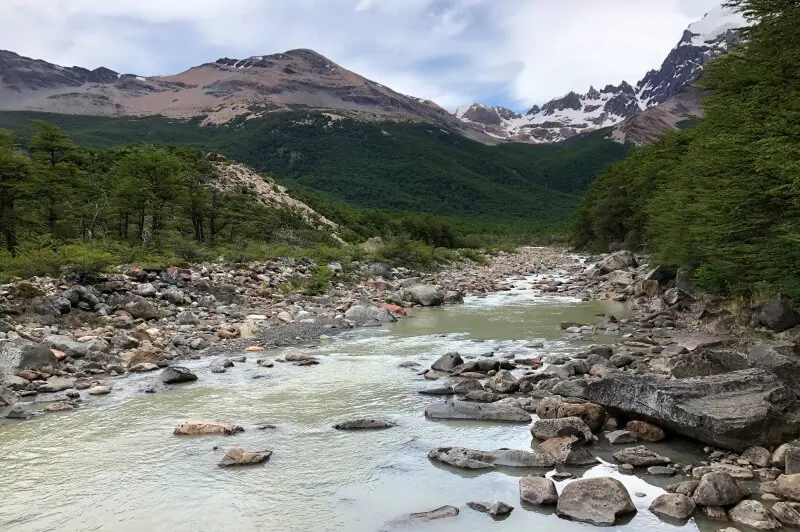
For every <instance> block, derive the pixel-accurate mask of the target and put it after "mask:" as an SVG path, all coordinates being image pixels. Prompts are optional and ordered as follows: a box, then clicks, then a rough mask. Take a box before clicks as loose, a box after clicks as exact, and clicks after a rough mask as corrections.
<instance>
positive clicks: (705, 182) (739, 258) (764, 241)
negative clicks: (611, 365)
mask: <svg viewBox="0 0 800 532" xmlns="http://www.w3.org/2000/svg"><path fill="white" fill-rule="evenodd" d="M730 4H731V5H732V6H733V7H735V8H737V9H740V10H741V11H742V12H743V13H744V14H745V15H746V16H747V18H748V19H750V20H753V21H758V22H759V23H758V25H756V26H754V27H753V28H751V29H748V30H745V34H744V38H745V42H746V43H747V44H746V45H745V46H744V47H743V48H741V49H740V50H738V51H736V52H735V53H731V54H729V55H727V56H725V57H724V58H722V59H720V60H718V61H716V62H715V63H714V64H713V65H712V67H711V68H710V69H709V71H708V74H707V76H706V78H705V81H704V84H705V86H706V88H707V89H709V90H710V91H711V95H710V96H708V97H707V98H706V100H705V108H706V116H705V118H703V119H702V120H700V121H699V123H698V124H697V126H696V127H694V128H692V129H688V130H686V131H683V132H679V133H675V134H672V135H670V136H668V137H666V138H664V139H662V140H661V141H659V142H657V143H655V144H653V145H651V146H648V147H646V148H639V149H636V150H635V151H633V152H632V153H631V154H630V156H628V158H626V159H625V160H624V161H622V162H619V163H616V164H613V165H611V166H610V167H608V168H607V169H606V170H605V171H604V172H603V173H602V175H601V176H600V177H599V179H598V180H597V181H596V182H595V184H594V185H593V186H592V188H591V189H590V190H589V192H588V194H587V195H586V198H585V199H584V201H583V203H582V205H581V207H580V209H579V211H578V215H577V220H576V223H575V226H574V231H573V236H574V239H575V242H576V244H578V245H580V246H583V247H593V248H597V249H604V248H606V247H607V246H608V245H609V244H610V243H612V242H626V243H628V245H630V246H632V247H634V248H640V247H644V248H646V249H648V250H651V251H653V252H655V253H656V254H657V257H658V260H659V261H660V262H661V263H662V264H663V265H665V266H668V267H672V268H679V267H685V268H688V269H689V270H690V271H691V272H693V274H694V279H695V282H696V284H697V286H698V287H700V288H701V289H705V290H708V291H712V292H716V293H733V294H744V295H752V294H753V293H756V292H758V293H764V292H769V293H775V292H781V293H783V294H788V295H792V296H794V297H800V39H798V33H797V28H798V27H800V4H798V2H796V1H795V0H733V1H732V2H730Z"/></svg>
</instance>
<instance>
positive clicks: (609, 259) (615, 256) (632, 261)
mask: <svg viewBox="0 0 800 532" xmlns="http://www.w3.org/2000/svg"><path fill="white" fill-rule="evenodd" d="M635 267H636V257H634V256H633V253H631V252H630V251H617V252H616V253H612V254H611V255H608V256H606V257H604V258H603V259H602V260H601V261H600V262H598V263H597V270H598V273H600V274H606V273H610V272H614V271H617V270H624V269H625V268H635Z"/></svg>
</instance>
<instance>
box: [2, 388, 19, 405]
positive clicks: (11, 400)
mask: <svg viewBox="0 0 800 532" xmlns="http://www.w3.org/2000/svg"><path fill="white" fill-rule="evenodd" d="M17 401H19V397H17V394H16V393H14V392H13V391H12V390H9V389H8V388H6V387H5V386H0V407H3V406H13V405H14V404H16V403H17Z"/></svg>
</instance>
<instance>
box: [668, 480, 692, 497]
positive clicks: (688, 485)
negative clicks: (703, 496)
mask: <svg viewBox="0 0 800 532" xmlns="http://www.w3.org/2000/svg"><path fill="white" fill-rule="evenodd" d="M698 485H700V481H699V480H686V481H684V482H678V483H677V484H670V485H669V486H667V487H666V488H665V489H666V490H667V491H668V492H670V493H677V494H679V495H686V496H687V497H691V496H692V495H694V490H696V489H697V486H698Z"/></svg>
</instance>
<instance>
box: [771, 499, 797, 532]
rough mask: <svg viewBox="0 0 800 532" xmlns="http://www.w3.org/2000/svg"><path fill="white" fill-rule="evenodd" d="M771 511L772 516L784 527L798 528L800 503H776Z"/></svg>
mask: <svg viewBox="0 0 800 532" xmlns="http://www.w3.org/2000/svg"><path fill="white" fill-rule="evenodd" d="M771 510H772V515H774V516H775V517H776V518H777V519H778V521H780V522H781V523H783V524H784V525H786V526H793V527H800V503H796V502H777V503H775V505H774V506H773V507H772V508H771Z"/></svg>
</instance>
